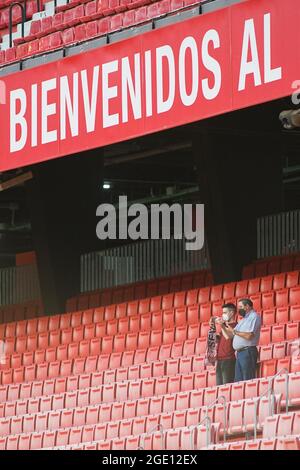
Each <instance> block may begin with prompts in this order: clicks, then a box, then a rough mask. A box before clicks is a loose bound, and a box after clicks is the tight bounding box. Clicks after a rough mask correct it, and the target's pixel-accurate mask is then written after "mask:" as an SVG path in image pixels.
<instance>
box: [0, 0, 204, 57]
mask: <svg viewBox="0 0 300 470" xmlns="http://www.w3.org/2000/svg"><path fill="white" fill-rule="evenodd" d="M207 1H211V0H206V2H207ZM202 2H203V0H92V1H89V0H70V1H69V2H68V3H66V1H63V2H62V3H63V5H61V6H57V7H56V8H55V7H54V2H45V1H41V2H40V3H41V5H43V7H45V16H43V17H41V18H38V19H34V18H35V17H34V18H33V15H34V14H37V12H38V6H37V1H36V0H32V1H28V2H27V6H26V18H27V22H26V23H25V33H24V38H22V37H21V23H20V22H21V15H22V14H21V9H20V8H19V7H14V9H13V10H12V13H13V24H15V25H16V24H18V30H17V31H16V27H15V28H14V29H15V32H14V36H13V38H14V41H13V47H9V39H8V29H7V28H8V24H9V8H8V5H9V4H11V3H13V2H12V0H8V1H1V4H0V34H1V32H2V35H1V36H2V39H3V43H2V46H1V50H0V65H1V64H8V63H11V62H15V61H18V60H21V59H24V58H26V57H29V56H34V55H37V54H40V53H45V52H47V51H50V50H55V49H57V48H62V47H64V46H67V45H70V44H75V43H79V42H81V41H86V40H88V39H91V38H95V37H97V36H104V35H106V34H108V33H111V32H114V31H118V30H121V29H124V28H128V27H132V26H135V25H138V24H141V23H146V22H149V21H152V20H153V19H154V18H158V17H160V16H162V15H166V14H169V13H172V12H176V11H178V10H180V9H184V8H189V7H190V6H191V5H194V6H195V5H197V4H200V3H202ZM47 5H48V6H49V8H48V7H47ZM38 16H39V14H38ZM32 18H33V19H32Z"/></svg>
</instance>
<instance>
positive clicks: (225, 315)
mask: <svg viewBox="0 0 300 470" xmlns="http://www.w3.org/2000/svg"><path fill="white" fill-rule="evenodd" d="M222 318H223V320H224V321H229V315H227V313H223V315H222Z"/></svg>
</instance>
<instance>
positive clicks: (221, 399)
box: [206, 395, 227, 444]
mask: <svg viewBox="0 0 300 470" xmlns="http://www.w3.org/2000/svg"><path fill="white" fill-rule="evenodd" d="M220 401H221V402H223V408H224V434H223V441H224V444H225V442H226V436H227V403H226V398H225V397H224V395H220V396H219V397H218V398H217V399H216V400H215V401H213V402H212V403H211V404H210V405H209V406H208V407H207V408H206V416H208V410H210V409H211V408H212V407H214V406H215V405H216V404H217V403H219V402H220Z"/></svg>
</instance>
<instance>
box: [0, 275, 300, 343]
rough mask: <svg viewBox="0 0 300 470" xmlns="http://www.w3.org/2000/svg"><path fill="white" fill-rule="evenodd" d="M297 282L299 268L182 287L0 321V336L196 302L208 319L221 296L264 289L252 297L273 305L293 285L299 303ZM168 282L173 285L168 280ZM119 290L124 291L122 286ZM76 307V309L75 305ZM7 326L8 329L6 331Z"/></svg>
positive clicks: (34, 310)
mask: <svg viewBox="0 0 300 470" xmlns="http://www.w3.org/2000/svg"><path fill="white" fill-rule="evenodd" d="M167 282H169V281H167ZM298 282H299V272H298V271H296V272H291V273H287V274H280V275H279V276H274V277H266V278H262V279H253V280H250V281H241V282H237V283H229V284H224V285H221V286H213V287H206V288H200V289H193V290H189V291H187V292H185V291H183V292H182V291H181V292H176V293H169V294H166V295H157V296H154V297H149V298H144V299H142V300H136V301H133V302H128V303H125V302H124V303H120V304H113V305H108V306H106V307H105V308H104V307H100V308H97V309H95V310H94V309H93V308H91V309H90V310H87V311H84V312H75V313H73V314H72V316H70V315H69V314H62V315H61V316H58V315H55V316H52V317H42V318H39V319H37V318H32V319H31V320H28V321H27V322H22V321H19V322H17V323H10V324H7V325H5V324H4V325H1V324H0V339H2V338H4V337H6V336H10V337H11V336H16V335H17V336H19V335H22V336H23V335H26V334H33V333H36V332H39V333H43V332H46V331H48V330H55V329H63V328H68V327H69V326H72V327H76V326H79V325H80V324H84V325H86V324H89V323H93V322H94V323H98V322H101V321H104V320H105V321H107V320H113V319H115V318H124V317H126V316H132V315H137V314H142V313H148V312H154V311H158V310H160V309H162V310H166V309H170V308H179V307H184V306H187V307H190V306H194V305H195V304H205V305H203V306H201V307H200V317H199V318H200V319H201V316H203V315H204V318H205V319H206V321H207V319H208V318H209V317H210V315H211V314H215V312H214V311H211V309H212V307H213V305H212V306H211V305H209V304H210V303H214V302H219V304H216V305H215V309H218V308H220V305H221V300H222V301H224V302H225V301H226V302H228V301H230V300H232V301H233V300H234V301H236V300H235V298H236V297H238V298H242V297H245V296H248V295H250V296H251V295H255V294H257V293H258V292H262V293H263V295H264V297H262V298H261V297H254V298H253V300H254V301H255V302H258V306H261V304H263V307H264V308H270V305H273V303H274V302H275V303H276V304H280V305H281V304H284V303H285V302H286V303H288V301H289V298H288V291H287V289H291V288H294V291H293V292H292V293H291V299H290V300H291V301H292V303H300V295H299V292H298V291H299V289H300V288H299V285H298ZM155 286H156V287H157V284H155ZM155 286H154V287H155ZM168 286H169V287H171V286H170V285H169V284H168ZM181 286H182V284H181ZM297 287H298V289H297ZM144 288H145V286H144ZM271 288H272V289H273V290H275V291H276V293H274V292H270V289H271ZM120 292H123V291H122V290H121V291H120ZM116 293H117V292H116ZM110 295H111V292H110ZM258 296H259V294H258ZM274 296H275V297H274ZM274 298H275V300H274ZM76 306H77V304H76ZM78 306H79V305H78ZM69 307H71V304H69ZM73 307H75V305H73ZM81 307H82V309H84V306H83V305H81ZM41 309H42V307H41V305H38V304H37V303H32V302H31V303H29V304H24V305H22V306H11V307H3V308H2V309H0V315H1V314H2V315H4V318H6V316H8V315H9V314H10V313H13V312H15V315H17V313H16V312H17V311H20V312H21V313H20V315H23V312H24V310H25V312H26V316H28V317H29V316H31V317H35V316H37V314H38V312H40V311H41ZM73 311H76V308H75V309H74V310H73ZM204 311H208V313H204ZM0 321H1V318H0ZM4 329H6V331H5V332H4Z"/></svg>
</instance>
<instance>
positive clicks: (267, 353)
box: [258, 339, 300, 362]
mask: <svg viewBox="0 0 300 470" xmlns="http://www.w3.org/2000/svg"><path fill="white" fill-rule="evenodd" d="M258 353H259V361H260V362H262V361H267V360H269V359H283V358H284V357H286V356H299V354H300V340H299V339H297V340H295V341H283V342H282V343H275V344H268V345H266V346H261V347H258Z"/></svg>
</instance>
